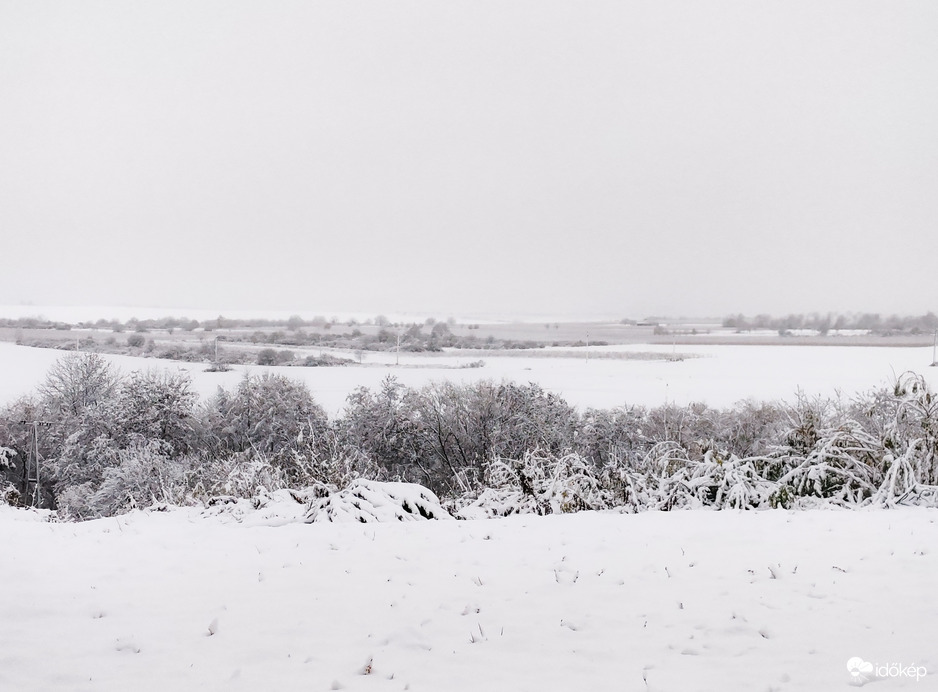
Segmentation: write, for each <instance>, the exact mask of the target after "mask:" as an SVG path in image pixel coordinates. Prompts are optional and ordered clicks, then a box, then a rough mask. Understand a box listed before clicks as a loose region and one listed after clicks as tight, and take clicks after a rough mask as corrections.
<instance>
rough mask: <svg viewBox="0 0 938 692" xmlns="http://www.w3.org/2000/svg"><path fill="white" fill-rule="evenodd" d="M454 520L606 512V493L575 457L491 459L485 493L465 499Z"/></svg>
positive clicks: (532, 455)
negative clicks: (518, 515)
mask: <svg viewBox="0 0 938 692" xmlns="http://www.w3.org/2000/svg"><path fill="white" fill-rule="evenodd" d="M459 504H460V508H459V511H458V514H459V516H462V517H466V518H468V517H471V516H508V515H511V514H561V513H566V512H577V511H580V510H585V509H606V508H608V507H610V506H611V505H612V498H611V494H610V493H609V492H607V491H606V490H605V489H604V488H603V487H602V483H601V481H600V479H599V478H598V477H597V476H596V474H595V473H594V472H593V469H592V468H591V467H590V466H589V464H588V463H587V462H586V460H584V459H583V458H582V457H581V456H580V455H578V454H575V453H571V454H564V455H562V456H551V455H542V454H540V453H538V452H537V451H535V452H526V453H525V454H524V456H523V457H522V458H521V459H508V460H505V459H499V458H496V459H493V460H491V461H490V462H489V463H488V464H486V468H485V489H484V490H483V491H481V492H480V493H475V494H467V495H466V496H465V497H464V498H463V500H462V501H461V502H460V503H459Z"/></svg>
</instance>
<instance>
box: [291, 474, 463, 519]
mask: <svg viewBox="0 0 938 692" xmlns="http://www.w3.org/2000/svg"><path fill="white" fill-rule="evenodd" d="M452 518H453V517H452V516H451V515H450V514H449V512H447V511H446V510H445V509H444V508H443V506H442V505H441V504H440V500H439V498H437V496H436V495H435V494H434V493H433V492H432V491H431V490H429V489H427V488H425V487H423V486H421V485H417V484H416V483H382V482H379V481H367V480H363V479H359V480H356V481H353V482H352V483H351V484H350V485H349V486H348V487H347V488H345V489H344V490H341V491H339V492H336V493H330V494H329V495H328V496H326V497H322V498H319V499H317V500H314V501H312V502H311V503H310V506H309V510H308V512H307V514H306V520H307V521H308V522H310V523H312V522H348V521H355V522H361V523H363V524H364V523H370V522H388V521H420V520H427V519H452Z"/></svg>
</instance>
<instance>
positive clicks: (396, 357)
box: [394, 334, 401, 365]
mask: <svg viewBox="0 0 938 692" xmlns="http://www.w3.org/2000/svg"><path fill="white" fill-rule="evenodd" d="M400 364H401V335H400V334H398V335H397V352H396V353H395V355H394V365H400Z"/></svg>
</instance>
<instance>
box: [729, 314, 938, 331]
mask: <svg viewBox="0 0 938 692" xmlns="http://www.w3.org/2000/svg"><path fill="white" fill-rule="evenodd" d="M723 326H724V327H727V328H731V329H738V330H742V331H747V330H751V329H771V330H779V331H788V330H792V329H813V330H816V331H818V332H820V333H822V334H826V333H828V332H830V331H832V330H845V329H856V330H865V331H871V332H877V333H909V334H922V333H929V332H934V331H935V330H936V329H938V316H936V315H935V314H934V313H933V312H929V313H926V314H924V315H920V316H917V317H916V316H907V315H905V316H903V315H888V316H885V317H884V316H882V315H879V314H878V313H863V314H846V315H845V314H836V315H835V314H833V313H827V314H823V315H822V314H819V313H811V314H808V315H805V314H798V315H787V316H785V317H773V316H771V315H756V316H754V317H747V316H746V315H742V314H739V315H733V316H730V317H726V318H725V319H724V320H723Z"/></svg>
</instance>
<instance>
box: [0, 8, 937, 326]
mask: <svg viewBox="0 0 938 692" xmlns="http://www.w3.org/2000/svg"><path fill="white" fill-rule="evenodd" d="M0 94H3V98H2V105H0V257H2V258H3V270H2V274H0V305H10V306H18V305H23V304H35V305H37V306H50V305H52V306H54V305H62V306H95V305H103V306H114V305H118V306H150V307H152V308H161V306H178V307H176V308H174V312H175V313H176V314H179V313H180V312H181V311H182V310H184V311H185V312H186V313H192V312H193V311H199V310H203V311H206V312H207V313H213V314H215V315H217V314H225V315H228V314H232V313H234V312H238V313H244V314H248V313H249V314H251V315H267V314H271V313H284V314H291V313H300V314H310V313H313V314H325V315H332V314H362V315H371V316H373V315H376V314H379V313H383V314H387V315H391V314H426V315H433V316H436V317H438V318H439V317H441V316H442V317H445V316H448V315H455V316H463V315H466V316H469V315H501V316H509V315H511V316H523V315H538V316H542V317H540V318H541V319H543V318H544V317H543V316H561V315H567V316H608V317H613V316H616V317H619V318H622V317H632V318H641V317H645V316H648V315H671V316H679V315H687V316H694V315H696V316H712V317H721V316H725V315H728V314H735V313H739V312H742V313H745V314H750V315H752V314H756V313H770V314H774V315H783V314H788V313H811V312H821V313H826V312H838V313H840V312H844V313H846V312H878V313H881V314H884V315H885V314H894V313H898V314H922V313H925V312H927V311H929V310H932V311H934V310H936V309H938V307H936V300H935V291H934V289H935V285H936V283H935V269H936V259H935V258H936V257H938V232H936V229H938V195H936V194H935V190H938V129H936V128H935V123H936V122H938V3H935V2H932V1H930V0H896V1H894V2H888V3H886V2H872V1H869V0H812V1H810V2H809V1H807V0H800V1H794V2H781V1H768V2H760V3H752V2H743V1H741V0H735V1H729V0H717V1H715V2H708V3H691V2H676V1H674V0H662V1H661V2H653V3H650V2H636V1H634V0H621V1H613V0H597V1H596V2H590V3H578V2H573V1H572V0H538V1H537V2H534V1H533V0H515V1H512V2H494V0H472V1H470V0H453V1H452V2H445V3H440V2H429V1H428V0H403V1H400V2H393V3H388V2H380V1H378V0H360V1H357V0H353V1H352V2H345V1H342V2H339V1H333V0H326V1H324V2H316V3H307V2H299V1H294V0H284V1H282V2H276V3H272V4H267V5H258V4H256V3H250V2H247V0H196V1H194V2H193V1H188V0H187V1H185V2H183V1H182V0H164V1H162V2H159V3H121V2H116V1H115V0H98V1H93V2H84V3H68V2H64V0H47V1H46V0H43V1H37V2H29V3H15V2H2V0H0ZM26 307H27V308H28V307H30V305H26ZM161 309H162V308H161ZM138 316H139V315H138Z"/></svg>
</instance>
